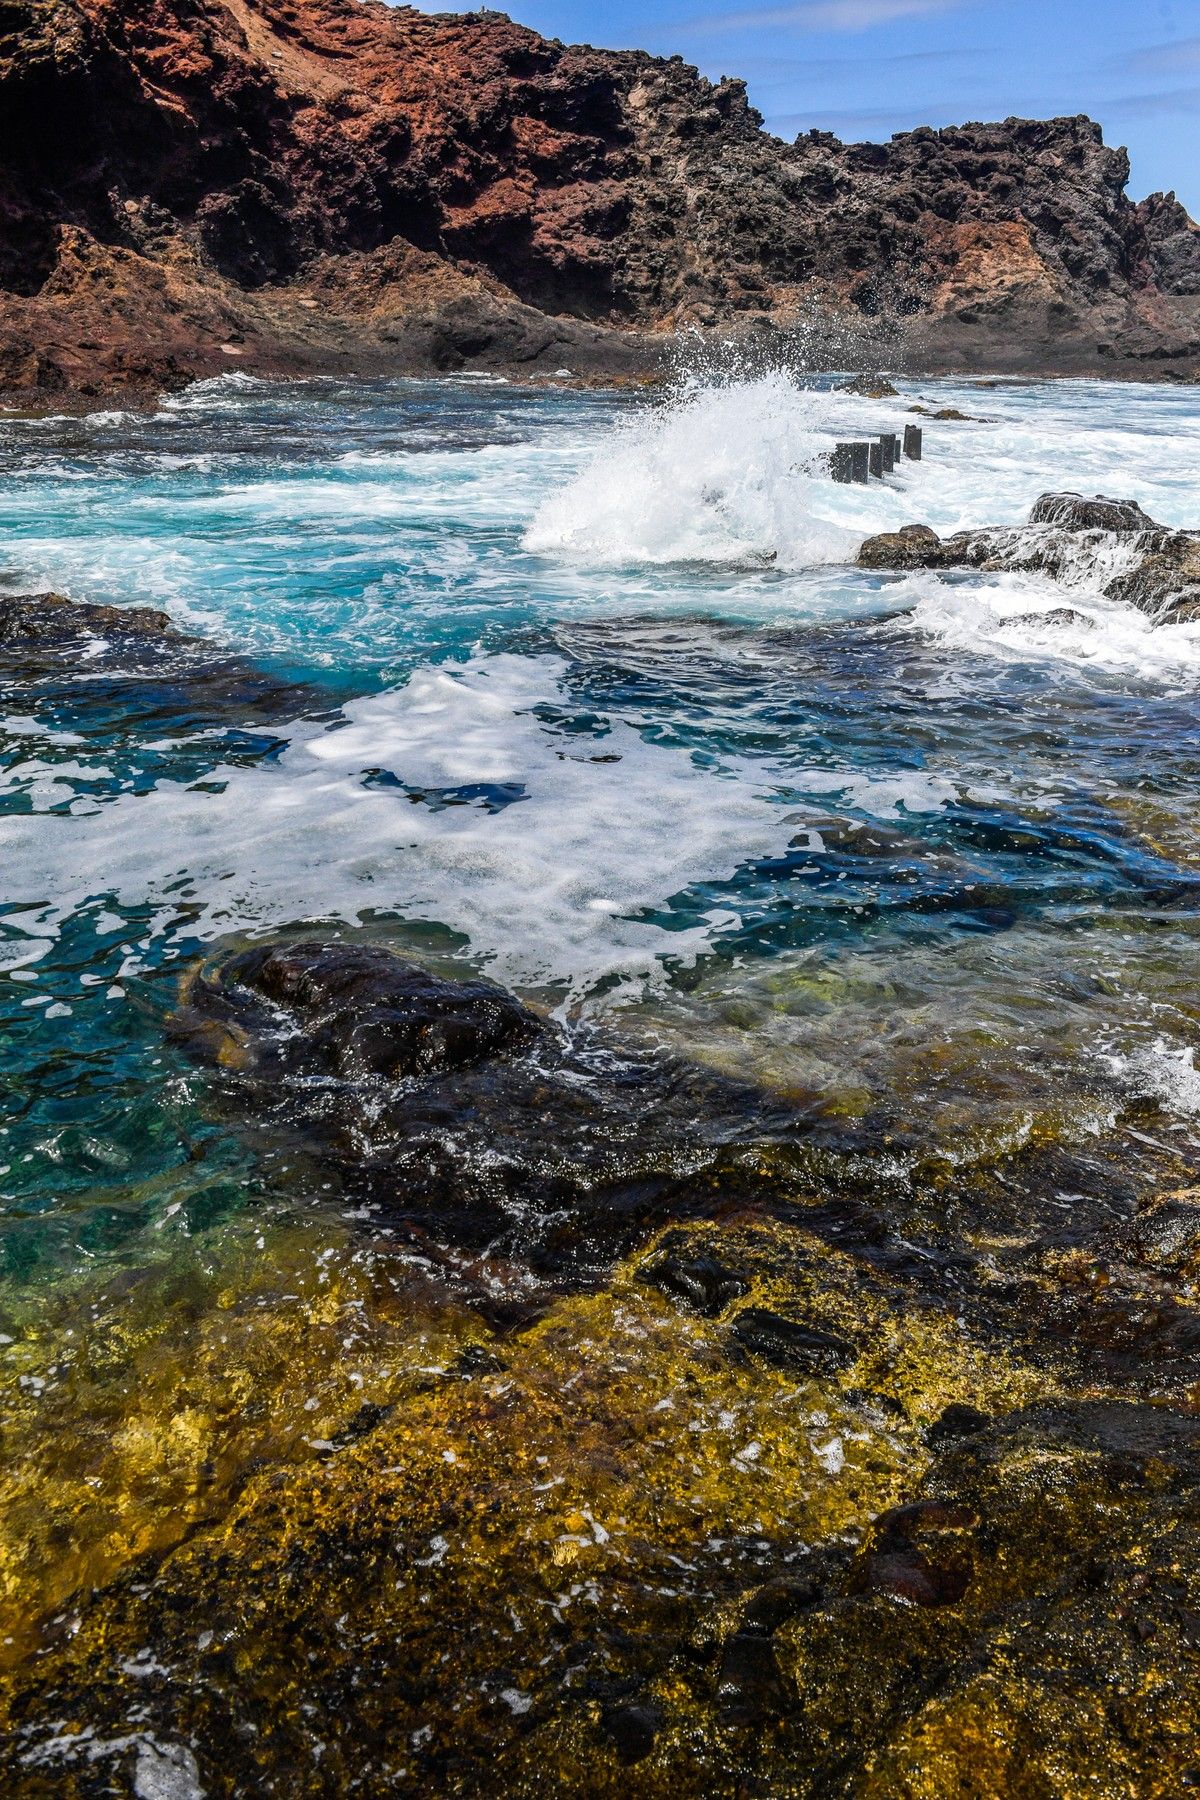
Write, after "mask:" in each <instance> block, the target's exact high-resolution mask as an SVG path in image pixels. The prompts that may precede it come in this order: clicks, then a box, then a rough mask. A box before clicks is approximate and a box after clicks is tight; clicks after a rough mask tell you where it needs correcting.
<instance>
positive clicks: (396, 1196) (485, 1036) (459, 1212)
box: [171, 942, 794, 1309]
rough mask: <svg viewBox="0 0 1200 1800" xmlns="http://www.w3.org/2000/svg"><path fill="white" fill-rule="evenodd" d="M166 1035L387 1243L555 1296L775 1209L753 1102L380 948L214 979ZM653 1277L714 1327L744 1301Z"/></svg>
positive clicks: (290, 951) (201, 976) (713, 1284)
mask: <svg viewBox="0 0 1200 1800" xmlns="http://www.w3.org/2000/svg"><path fill="white" fill-rule="evenodd" d="M171 1030H172V1032H173V1034H174V1035H175V1036H176V1038H177V1039H178V1040H179V1041H181V1042H182V1043H183V1044H184V1045H185V1046H186V1047H187V1049H188V1050H189V1051H190V1052H191V1054H192V1055H193V1056H195V1057H196V1058H197V1059H198V1060H200V1061H203V1062H207V1063H209V1064H210V1065H212V1066H214V1067H215V1068H216V1069H217V1070H219V1071H220V1082H221V1087H220V1092H221V1093H222V1095H223V1099H224V1103H225V1104H226V1105H227V1106H229V1107H230V1108H231V1109H232V1110H233V1111H235V1112H236V1113H237V1114H238V1115H240V1116H241V1117H242V1118H243V1119H244V1120H246V1121H247V1122H249V1123H252V1124H253V1126H254V1127H257V1128H263V1129H265V1130H267V1131H268V1132H270V1133H273V1134H276V1135H281V1136H284V1137H287V1138H289V1139H292V1138H294V1137H296V1136H297V1135H299V1137H300V1138H301V1139H302V1140H303V1141H304V1142H305V1144H306V1145H307V1146H308V1147H309V1149H310V1151H311V1153H312V1154H314V1155H316V1156H319V1157H321V1158H323V1159H325V1160H326V1161H327V1162H328V1164H329V1165H330V1166H331V1168H333V1169H334V1170H336V1172H337V1173H338V1175H339V1177H340V1178H341V1180H342V1181H344V1182H345V1183H346V1184H347V1185H348V1186H349V1188H350V1189H351V1191H352V1192H354V1193H355V1194H357V1195H359V1196H361V1198H362V1199H363V1200H364V1201H365V1202H366V1203H368V1204H369V1205H371V1206H372V1207H376V1208H378V1209H380V1211H381V1213H382V1216H383V1217H385V1218H386V1219H387V1220H388V1221H390V1222H391V1223H392V1224H394V1225H396V1226H401V1225H403V1226H404V1227H405V1228H407V1229H411V1230H416V1231H420V1232H422V1233H426V1234H429V1236H430V1239H431V1240H433V1241H436V1243H437V1244H438V1245H439V1246H440V1248H441V1251H443V1252H445V1253H446V1254H447V1255H449V1256H452V1257H456V1256H457V1253H458V1252H460V1251H462V1250H464V1249H468V1250H474V1251H483V1250H486V1252H487V1255H488V1257H489V1258H496V1257H504V1258H516V1259H518V1261H519V1262H520V1263H521V1264H522V1265H523V1266H524V1268H525V1270H526V1278H527V1277H528V1275H529V1273H530V1272H533V1273H536V1275H537V1276H538V1277H539V1278H544V1279H547V1280H550V1281H552V1282H556V1283H558V1282H562V1281H567V1282H568V1283H571V1284H573V1283H575V1282H578V1281H581V1280H589V1279H593V1278H594V1277H595V1276H596V1275H597V1274H598V1273H599V1272H600V1271H602V1270H603V1269H605V1268H606V1267H607V1266H608V1265H609V1263H610V1262H611V1259H612V1257H613V1256H614V1255H615V1254H617V1253H618V1252H619V1251H620V1250H622V1249H624V1248H627V1247H629V1246H630V1245H631V1244H633V1243H634V1242H635V1241H636V1240H637V1238H638V1237H639V1236H640V1235H642V1234H644V1233H645V1232H646V1231H647V1230H648V1229H651V1228H655V1227H657V1226H658V1225H660V1224H661V1223H663V1222H664V1221H666V1220H669V1219H671V1218H675V1217H681V1218H686V1217H688V1216H691V1215H694V1214H696V1213H704V1212H708V1211H710V1210H711V1209H712V1207H713V1206H714V1204H722V1205H728V1204H730V1203H731V1201H732V1200H733V1199H734V1198H735V1197H736V1196H737V1195H738V1194H739V1193H740V1192H745V1193H746V1194H750V1193H751V1192H756V1191H761V1188H762V1179H761V1176H760V1177H758V1178H757V1180H752V1179H751V1178H749V1177H748V1175H746V1174H744V1173H742V1171H741V1169H740V1166H739V1161H738V1155H739V1152H738V1146H739V1145H742V1146H748V1145H751V1144H755V1143H759V1142H762V1141H766V1140H772V1139H778V1138H780V1137H782V1136H785V1135H786V1134H787V1132H788V1131H789V1129H790V1128H791V1126H792V1124H793V1122H794V1121H793V1113H792V1108H791V1107H789V1106H788V1105H786V1104H785V1103H783V1102H780V1101H775V1100H773V1099H772V1098H771V1097H770V1096H766V1095H764V1094H762V1093H761V1092H759V1091H758V1090H757V1089H754V1088H751V1087H748V1086H746V1085H744V1084H740V1083H737V1082H734V1081H731V1080H726V1079H723V1078H721V1077H720V1076H717V1075H714V1074H712V1073H709V1072H707V1071H704V1070H702V1069H700V1068H696V1067H691V1066H689V1065H686V1064H683V1063H680V1062H678V1061H676V1060H674V1059H672V1058H670V1057H668V1056H665V1055H661V1054H658V1053H655V1052H652V1051H639V1050H637V1049H635V1048H633V1047H631V1046H629V1045H625V1044H622V1043H619V1042H617V1041H616V1040H614V1039H613V1038H612V1037H611V1036H605V1035H604V1034H602V1033H600V1032H598V1031H596V1030H594V1029H588V1028H583V1027H580V1028H576V1029H574V1030H572V1031H567V1030H566V1029H564V1028H562V1027H559V1026H555V1025H552V1024H551V1023H550V1022H549V1021H547V1020H543V1019H541V1018H539V1017H538V1016H537V1015H536V1014H535V1013H533V1012H532V1011H531V1010H530V1009H529V1008H528V1007H526V1006H524V1005H522V1003H521V1002H520V1001H518V1000H516V999H514V998H513V997H512V996H511V995H508V994H506V993H505V992H504V991H503V990H502V989H500V988H498V987H496V986H494V985H493V984H492V983H490V982H486V981H481V980H479V979H478V978H471V977H467V978H455V979H446V978H443V977H440V976H437V975H434V974H431V973H430V972H429V971H428V970H425V969H423V968H421V967H420V966H418V965H417V964H415V963H412V962H409V961H406V960H405V959H404V958H402V957H400V956H398V955H395V954H393V953H392V952H391V951H389V950H386V949H383V948H380V947H378V946H374V945H362V944H344V943H336V942H335V943H298V944H292V945H285V946H275V947H263V948H258V949H253V950H248V951H242V952H240V953H237V954H234V955H232V956H229V957H226V958H223V959H218V960H217V961H216V962H214V963H211V964H207V965H204V966H203V967H201V968H200V969H198V970H197V971H195V973H194V974H193V975H192V976H191V977H190V978H189V980H188V981H187V983H186V985H185V989H184V993H183V996H182V1004H181V1005H180V1006H179V1008H178V1009H177V1011H176V1012H175V1014H174V1015H173V1018H172V1020H171ZM659 1278H660V1279H661V1280H662V1282H663V1284H664V1285H665V1286H667V1287H671V1286H672V1285H674V1287H675V1290H676V1291H677V1292H679V1293H681V1294H684V1295H685V1296H686V1297H687V1298H688V1299H689V1300H690V1301H695V1300H699V1302H700V1304H701V1307H702V1309H703V1308H707V1307H708V1306H709V1305H711V1304H712V1303H714V1302H717V1303H718V1304H723V1303H724V1302H723V1301H721V1300H720V1295H721V1294H722V1292H724V1293H725V1294H726V1295H727V1297H728V1298H732V1297H734V1295H735V1294H736V1293H737V1292H740V1291H741V1290H740V1287H738V1286H737V1285H736V1278H735V1285H732V1286H731V1285H729V1282H728V1280H727V1278H725V1277H724V1276H723V1275H722V1274H721V1273H720V1272H719V1271H717V1270H707V1269H704V1268H701V1267H692V1268H691V1269H685V1268H684V1267H682V1266H679V1267H675V1268H673V1267H672V1266H671V1265H670V1264H669V1263H664V1265H663V1268H662V1270H661V1271H660V1277H659ZM509 1285H510V1287H513V1288H514V1289H516V1290H519V1289H520V1287H521V1283H520V1282H519V1281H518V1282H512V1283H510V1284H509Z"/></svg>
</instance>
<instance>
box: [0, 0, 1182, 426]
mask: <svg viewBox="0 0 1200 1800" xmlns="http://www.w3.org/2000/svg"><path fill="white" fill-rule="evenodd" d="M1128 174H1129V165H1128V161H1127V158H1126V157H1125V154H1124V152H1123V151H1119V150H1111V149H1108V148H1106V147H1105V145H1104V143H1103V140H1102V138H1101V134H1100V131H1099V128H1098V127H1097V126H1096V125H1094V124H1093V123H1091V121H1089V120H1087V119H1082V118H1076V119H1056V120H1051V121H1049V122H1047V123H1030V122H1026V121H1021V120H1015V119H1010V120H1007V121H1006V122H1005V123H1003V124H997V125H966V126H963V127H961V128H958V129H951V130H943V131H933V130H926V129H922V130H918V131H913V132H909V133H906V134H904V135H902V136H899V137H896V138H893V139H892V140H891V142H890V143H888V144H885V145H876V144H854V145H845V144H842V143H840V142H838V140H837V139H835V138H833V137H831V136H829V135H828V134H826V133H819V132H811V133H809V134H807V135H806V136H802V137H800V138H799V139H798V140H797V141H796V142H795V143H794V144H785V143H783V142H781V141H780V140H778V139H776V138H773V137H771V136H770V135H768V134H767V133H765V132H764V131H763V129H762V125H761V120H760V118H759V115H758V114H757V113H756V112H755V111H754V109H753V108H752V107H751V106H750V105H749V104H748V101H747V97H746V92H745V88H744V86H743V84H742V83H740V82H736V81H723V82H721V83H719V84H716V85H714V84H712V83H710V82H708V81H705V80H703V79H701V78H700V77H699V76H698V75H697V73H696V71H695V70H694V69H692V68H689V67H688V66H687V65H686V64H685V63H684V62H683V61H682V60H681V59H680V58H677V57H676V58H672V59H670V60H669V61H662V60H657V59H655V58H652V57H649V56H646V55H644V54H641V53H639V52H632V51H631V52H624V53H613V52H607V51H598V50H592V49H587V48H567V47H564V46H563V45H561V44H559V43H553V42H548V41H547V40H545V39H544V38H541V37H539V36H538V35H537V34H536V33H534V32H532V31H528V30H525V29H524V28H522V27H521V26H518V25H515V24H513V23H511V22H510V21H509V20H508V19H507V18H505V17H504V16H503V15H501V14H498V13H467V14H458V15H453V16H451V15H443V16H429V15H426V14H422V13H418V12H415V11H413V10H412V9H410V8H406V7H401V8H389V7H386V6H383V5H381V4H375V3H374V0H0V387H4V388H7V389H8V390H9V391H10V392H21V391H29V390H40V391H41V392H42V393H56V392H57V393H63V392H67V393H72V392H73V393H81V394H84V395H87V394H89V393H95V394H100V393H105V392H109V391H112V390H114V389H120V388H122V387H127V388H134V389H137V388H149V387H154V386H159V385H172V384H177V383H180V382H183V381H184V380H186V379H188V378H189V377H191V376H194V375H204V374H211V373H212V372H214V371H215V370H218V369H227V368H231V367H242V368H246V369H257V370H280V371H304V370H320V369H326V370H339V369H341V370H346V369H356V370H359V371H362V372H364V373H365V372H370V371H377V370H402V369H423V368H437V369H455V368H463V367H499V368H508V369H511V368H519V367H525V368H531V369H537V368H542V369H547V370H553V369H555V368H557V367H558V366H560V365H569V366H570V367H571V368H572V369H574V370H577V371H580V372H587V371H589V370H605V371H609V372H612V371H617V370H620V369H622V368H625V369H628V370H631V371H633V370H637V369H641V368H645V367H647V366H652V365H653V363H654V361H655V359H656V357H658V356H659V355H661V353H662V346H663V344H664V342H666V341H667V336H668V334H670V333H671V332H672V331H673V330H674V329H675V328H678V327H682V326H695V327H698V328H700V329H701V330H712V329H716V330H718V331H720V332H721V333H722V334H725V333H727V332H728V331H729V329H730V327H731V326H736V328H737V329H738V330H739V331H743V332H746V333H747V334H751V335H753V336H761V337H763V338H764V339H766V338H767V337H768V335H770V336H774V334H776V333H777V332H779V331H787V332H789V333H790V334H791V336H792V338H793V340H794V342H795V344H796V345H797V347H798V348H799V349H801V350H803V349H804V348H805V347H806V346H807V347H808V349H809V351H810V353H811V354H812V355H813V356H816V357H820V356H828V357H832V358H833V360H836V361H840V362H843V363H851V362H855V361H866V362H870V361H871V360H872V359H875V360H880V359H884V358H886V360H888V361H897V360H900V359H901V358H902V357H906V358H907V359H908V361H909V363H910V364H911V365H912V366H924V367H930V368H933V367H948V368H955V367H966V366H976V367H977V366H980V365H987V366H989V367H991V368H997V369H1027V368H1042V369H1048V370H1090V369H1101V370H1107V371H1111V372H1114V373H1117V372H1121V373H1127V372H1130V371H1137V372H1143V371H1146V370H1163V371H1171V372H1178V373H1189V374H1190V373H1194V372H1195V371H1196V370H1197V369H1200V231H1198V229H1197V227H1196V226H1195V225H1194V224H1193V222H1192V221H1191V220H1190V219H1189V218H1188V216H1187V214H1186V213H1185V212H1184V210H1183V208H1182V207H1180V206H1179V205H1178V204H1177V203H1176V202H1175V200H1174V198H1173V197H1172V196H1163V195H1155V196H1153V197H1152V198H1151V199H1149V200H1147V201H1145V202H1143V203H1142V204H1141V205H1140V206H1138V205H1134V204H1133V203H1132V202H1131V201H1129V200H1128V199H1127V198H1126V195H1125V183H1126V181H1127V179H1128Z"/></svg>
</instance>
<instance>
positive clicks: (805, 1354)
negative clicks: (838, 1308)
mask: <svg viewBox="0 0 1200 1800" xmlns="http://www.w3.org/2000/svg"><path fill="white" fill-rule="evenodd" d="M731 1335H732V1336H733V1337H734V1338H735V1339H736V1341H737V1343H738V1344H739V1345H740V1346H741V1348H742V1349H743V1350H747V1351H749V1352H750V1354H751V1355H752V1356H761V1357H763V1358H764V1359H765V1361H767V1362H770V1363H774V1364H775V1365H776V1367H778V1368H781V1369H793V1370H795V1371H796V1373H797V1374H801V1375H828V1374H832V1373H833V1372H834V1370H836V1369H844V1368H845V1367H846V1366H847V1365H848V1364H849V1363H852V1362H853V1361H854V1359H855V1357H856V1356H857V1354H858V1352H857V1351H856V1350H855V1348H854V1346H853V1344H849V1343H847V1342H846V1340H845V1338H840V1337H836V1336H835V1335H834V1334H833V1332H831V1331H820V1330H818V1329H817V1327H816V1326H813V1325H805V1324H802V1323H801V1322H800V1321H799V1320H797V1319H787V1318H784V1317H783V1316H782V1315H781V1314H779V1313H774V1312H768V1310H767V1309H766V1307H763V1306H748V1307H746V1309H745V1310H744V1311H743V1312H740V1313H739V1314H738V1315H737V1318H736V1319H735V1320H734V1322H733V1326H732V1329H731Z"/></svg>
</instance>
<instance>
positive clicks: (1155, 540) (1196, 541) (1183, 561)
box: [858, 494, 1200, 621]
mask: <svg viewBox="0 0 1200 1800" xmlns="http://www.w3.org/2000/svg"><path fill="white" fill-rule="evenodd" d="M858 563H859V566H860V567H861V568H864V569H900V570H912V569H987V570H995V571H1000V572H1005V573H1008V574H1016V575H1048V576H1049V577H1050V578H1051V580H1053V581H1061V582H1062V583H1063V584H1064V585H1065V586H1067V587H1071V588H1075V589H1081V590H1084V591H1087V592H1090V593H1094V594H1099V595H1102V596H1103V597H1104V598H1105V599H1107V600H1123V601H1126V602H1128V603H1129V604H1130V605H1132V606H1137V607H1140V608H1141V609H1142V611H1143V612H1148V613H1151V614H1152V615H1153V616H1154V617H1155V618H1158V619H1170V620H1173V621H1181V620H1188V619H1195V618H1200V531H1176V530H1173V529H1172V528H1171V527H1169V526H1165V525H1158V524H1156V523H1155V521H1154V520H1153V519H1152V518H1150V516H1149V514H1148V513H1145V512H1143V510H1142V508H1141V507H1140V506H1139V505H1138V504H1137V502H1136V501H1135V500H1110V499H1107V498H1106V497H1105V496H1103V495H1101V494H1097V495H1096V497H1095V498H1094V499H1091V500H1087V499H1085V498H1084V497H1083V496H1082V495H1081V494H1043V495H1042V497H1041V499H1040V500H1038V501H1037V502H1036V503H1035V505H1034V508H1033V511H1032V512H1031V513H1030V515H1029V523H1028V524H1027V525H1017V526H993V527H988V528H986V529H984V530H981V531H959V532H956V533H955V535H954V536H953V537H950V538H945V539H943V538H939V537H938V535H937V533H936V532H935V531H931V530H930V528H929V526H928V525H906V526H904V527H903V528H902V530H900V531H887V532H881V533H880V534H879V536H877V537H870V538H868V539H867V540H866V542H865V543H864V544H862V545H861V546H860V547H859V552H858Z"/></svg>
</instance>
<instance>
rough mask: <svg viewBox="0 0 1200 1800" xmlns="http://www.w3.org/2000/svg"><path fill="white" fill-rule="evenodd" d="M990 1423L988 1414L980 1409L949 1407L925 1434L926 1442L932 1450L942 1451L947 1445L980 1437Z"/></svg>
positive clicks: (960, 1406)
mask: <svg viewBox="0 0 1200 1800" xmlns="http://www.w3.org/2000/svg"><path fill="white" fill-rule="evenodd" d="M990 1423H991V1420H990V1419H989V1418H988V1415H987V1413H983V1412H980V1411H979V1409H978V1407H975V1406H963V1405H961V1404H959V1405H955V1406H948V1407H947V1408H946V1410H945V1412H944V1413H942V1414H940V1416H939V1417H938V1418H937V1419H935V1420H934V1422H933V1424H932V1425H931V1426H930V1427H929V1430H928V1431H927V1432H926V1433H925V1442H926V1443H927V1444H928V1445H929V1447H930V1449H932V1450H940V1449H941V1448H942V1447H943V1446H944V1445H946V1444H955V1443H958V1441H959V1440H960V1439H961V1438H971V1437H978V1435H979V1433H980V1432H981V1431H986V1429H987V1427H988V1425H989V1424H990Z"/></svg>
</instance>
